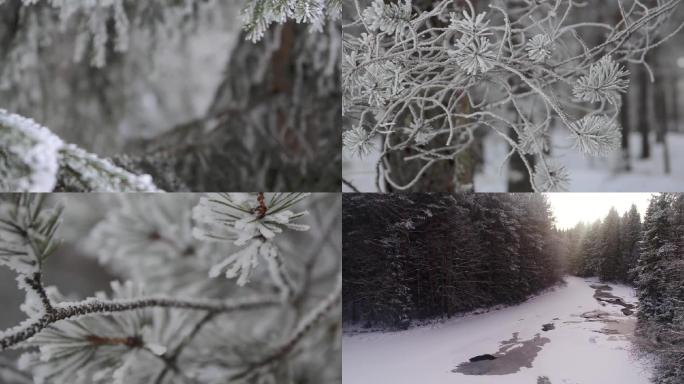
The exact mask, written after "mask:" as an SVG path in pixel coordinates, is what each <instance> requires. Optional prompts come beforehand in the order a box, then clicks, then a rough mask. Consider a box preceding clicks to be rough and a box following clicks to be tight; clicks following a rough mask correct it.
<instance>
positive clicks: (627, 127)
mask: <svg viewBox="0 0 684 384" xmlns="http://www.w3.org/2000/svg"><path fill="white" fill-rule="evenodd" d="M629 107H630V102H629V94H628V93H626V94H624V95H622V107H621V109H620V120H621V122H622V124H621V125H622V146H621V147H622V163H621V164H620V169H619V170H620V171H624V172H629V171H631V170H632V159H631V155H630V153H629V136H630V134H631V125H632V124H631V123H632V121H631V119H630V113H629V112H630V109H629Z"/></svg>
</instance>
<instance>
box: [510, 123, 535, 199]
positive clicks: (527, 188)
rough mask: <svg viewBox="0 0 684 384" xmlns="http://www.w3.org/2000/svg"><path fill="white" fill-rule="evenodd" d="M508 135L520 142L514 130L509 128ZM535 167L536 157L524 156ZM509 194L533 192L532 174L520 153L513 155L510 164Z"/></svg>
mask: <svg viewBox="0 0 684 384" xmlns="http://www.w3.org/2000/svg"><path fill="white" fill-rule="evenodd" d="M508 135H509V136H510V138H511V139H512V140H514V141H516V142H517V141H518V134H517V132H516V131H515V129H513V128H509V130H508ZM522 156H525V159H526V160H527V162H528V163H529V164H530V166H531V167H534V156H532V155H522ZM508 192H533V190H532V182H531V181H530V173H529V172H528V171H527V167H525V163H524V162H523V159H522V157H521V155H520V154H519V153H517V152H516V153H515V154H513V156H511V158H510V160H509V164H508Z"/></svg>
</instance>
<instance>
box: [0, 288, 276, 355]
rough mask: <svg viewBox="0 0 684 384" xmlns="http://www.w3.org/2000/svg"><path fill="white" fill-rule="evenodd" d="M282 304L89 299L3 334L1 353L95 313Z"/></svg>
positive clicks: (225, 309) (259, 299) (262, 299)
mask: <svg viewBox="0 0 684 384" xmlns="http://www.w3.org/2000/svg"><path fill="white" fill-rule="evenodd" d="M279 304H281V302H280V299H279V298H278V297H270V296H269V297H256V298H248V299H240V300H234V301H228V302H224V301H213V300H190V299H174V298H165V297H149V298H141V299H136V300H106V301H103V300H96V299H89V300H85V301H82V302H78V303H66V304H61V305H58V306H56V307H55V308H54V310H53V311H52V312H48V313H46V314H45V315H44V316H42V317H40V318H38V319H32V320H29V321H28V322H25V323H24V324H21V325H19V326H17V327H15V328H13V329H10V330H9V332H7V333H5V334H3V337H2V339H0V351H4V350H5V349H7V348H9V347H12V346H14V345H17V344H19V343H21V342H22V341H25V340H27V339H29V338H31V337H32V336H34V335H36V334H37V333H39V332H40V331H42V330H43V329H45V328H47V327H48V326H50V325H51V324H54V323H56V322H58V321H60V320H67V319H71V318H74V317H78V316H83V315H89V314H94V313H115V312H126V311H131V310H135V309H142V308H152V307H160V308H177V309H189V310H197V311H210V312H215V313H227V312H234V311H238V310H247V309H259V308H264V307H268V306H272V305H279Z"/></svg>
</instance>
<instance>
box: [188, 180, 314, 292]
mask: <svg viewBox="0 0 684 384" xmlns="http://www.w3.org/2000/svg"><path fill="white" fill-rule="evenodd" d="M307 196H308V194H305V193H274V194H271V195H266V194H263V193H258V194H247V193H219V194H210V195H209V196H207V197H203V198H202V199H201V200H200V202H199V204H198V205H197V206H196V207H195V209H194V210H193V217H194V219H195V221H196V222H197V223H198V226H197V227H196V228H195V229H194V231H193V233H194V234H195V236H196V237H198V238H200V239H210V240H224V241H225V240H228V241H232V242H233V244H235V245H236V246H239V247H243V248H241V249H240V250H238V251H237V252H235V253H233V254H232V255H230V256H228V257H227V258H226V259H225V260H223V261H222V262H221V263H219V264H217V265H215V266H214V267H213V268H212V269H211V271H210V276H213V277H216V276H218V275H220V274H221V273H222V272H223V271H224V270H225V275H226V277H228V278H234V277H238V280H237V283H238V285H245V284H246V283H247V282H248V281H249V277H250V275H251V273H252V269H253V268H254V267H256V266H257V265H258V260H257V256H261V257H263V258H264V259H266V260H267V261H268V262H269V265H271V263H272V262H273V260H271V259H274V258H277V257H279V256H278V250H277V248H276V247H275V246H274V245H273V243H272V240H273V239H274V238H275V237H276V235H277V234H279V233H282V232H283V229H292V230H295V231H306V230H308V229H309V227H308V226H306V225H302V224H297V223H295V222H294V221H296V220H297V219H299V218H301V217H302V216H304V215H306V214H307V212H306V211H304V212H299V213H294V212H292V211H290V210H288V208H290V207H292V206H293V205H295V204H297V203H298V202H299V201H301V200H302V199H304V198H305V197H307ZM276 262H277V261H276ZM271 272H272V273H273V272H274V271H271ZM279 278H280V277H275V276H274V280H276V282H277V281H278V279H279Z"/></svg>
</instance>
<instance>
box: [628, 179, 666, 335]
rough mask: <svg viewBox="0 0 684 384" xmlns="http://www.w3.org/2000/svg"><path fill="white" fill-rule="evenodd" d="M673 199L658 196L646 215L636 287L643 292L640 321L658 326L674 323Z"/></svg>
mask: <svg viewBox="0 0 684 384" xmlns="http://www.w3.org/2000/svg"><path fill="white" fill-rule="evenodd" d="M671 202H672V196H671V195H670V194H667V193H663V194H660V195H657V196H654V197H653V198H652V199H651V202H650V204H649V206H648V210H647V211H646V216H645V218H644V224H643V234H642V239H641V243H640V245H641V249H640V254H639V260H638V263H637V280H636V285H637V289H638V292H639V295H638V296H639V303H640V309H639V319H640V320H643V321H654V322H656V323H661V322H667V321H670V320H672V318H671V314H670V311H669V310H667V308H666V306H665V305H664V304H665V298H666V296H665V294H666V286H667V284H666V281H665V275H664V273H665V269H666V263H667V260H669V259H671V258H672V256H673V254H674V251H675V249H674V247H673V242H672V234H673V233H672V225H671V218H670V216H669V213H670V204H671Z"/></svg>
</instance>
